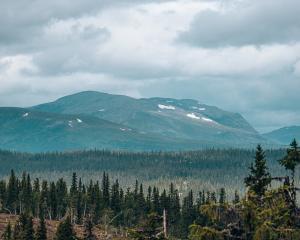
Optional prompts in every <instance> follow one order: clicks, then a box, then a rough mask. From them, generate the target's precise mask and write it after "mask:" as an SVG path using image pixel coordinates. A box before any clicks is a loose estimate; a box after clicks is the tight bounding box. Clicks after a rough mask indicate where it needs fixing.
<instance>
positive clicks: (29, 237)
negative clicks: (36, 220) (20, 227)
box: [22, 217, 34, 240]
mask: <svg viewBox="0 0 300 240" xmlns="http://www.w3.org/2000/svg"><path fill="white" fill-rule="evenodd" d="M33 239H34V230H33V222H32V217H28V218H27V221H26V225H25V229H24V233H23V238H22V240H33Z"/></svg>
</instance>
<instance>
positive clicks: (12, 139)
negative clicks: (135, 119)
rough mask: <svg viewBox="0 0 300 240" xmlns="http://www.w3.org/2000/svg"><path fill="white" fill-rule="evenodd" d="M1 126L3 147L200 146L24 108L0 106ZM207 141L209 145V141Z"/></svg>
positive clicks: (36, 149) (32, 149)
mask: <svg viewBox="0 0 300 240" xmlns="http://www.w3.org/2000/svg"><path fill="white" fill-rule="evenodd" d="M0 129H1V131H0V146H1V148H2V149H10V150H16V151H29V152H41V151H71V150H78V149H93V148H100V149H119V150H135V151H142V150H161V149H168V150H175V149H176V150H178V149H184V148H187V149H196V148H199V147H200V146H199V142H193V141H183V140H180V139H170V138H164V137H161V136H156V135H154V134H147V135H146V134H143V133H141V132H138V131H136V130H134V129H131V128H128V127H127V126H124V125H121V124H116V123H112V122H109V121H106V120H103V119H99V118H96V117H92V116H88V115H66V114H56V113H46V112H39V111H33V110H28V109H22V108H0ZM205 144H207V146H209V143H203V145H204V146H205ZM211 146H212V145H211Z"/></svg>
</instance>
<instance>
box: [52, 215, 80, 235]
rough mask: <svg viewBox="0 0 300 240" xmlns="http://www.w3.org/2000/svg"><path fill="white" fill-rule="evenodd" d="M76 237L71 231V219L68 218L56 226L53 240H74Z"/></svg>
mask: <svg viewBox="0 0 300 240" xmlns="http://www.w3.org/2000/svg"><path fill="white" fill-rule="evenodd" d="M75 239H77V238H76V235H75V233H74V230H73V226H72V223H71V218H70V217H69V216H68V217H67V218H66V220H65V221H63V222H61V223H60V224H59V225H58V228H57V231H56V236H55V240H75Z"/></svg>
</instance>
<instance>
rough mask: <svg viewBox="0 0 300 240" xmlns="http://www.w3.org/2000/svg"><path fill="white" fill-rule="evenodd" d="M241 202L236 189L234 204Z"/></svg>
mask: <svg viewBox="0 0 300 240" xmlns="http://www.w3.org/2000/svg"><path fill="white" fill-rule="evenodd" d="M239 202H240V195H239V193H238V191H237V190H235V191H234V199H233V204H238V203H239Z"/></svg>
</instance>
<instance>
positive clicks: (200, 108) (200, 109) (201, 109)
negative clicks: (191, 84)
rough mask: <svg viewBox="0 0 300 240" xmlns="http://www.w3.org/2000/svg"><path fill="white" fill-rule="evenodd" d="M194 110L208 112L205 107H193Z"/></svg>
mask: <svg viewBox="0 0 300 240" xmlns="http://www.w3.org/2000/svg"><path fill="white" fill-rule="evenodd" d="M192 109H195V110H199V111H205V110H206V109H205V108H203V107H195V106H193V107H192Z"/></svg>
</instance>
